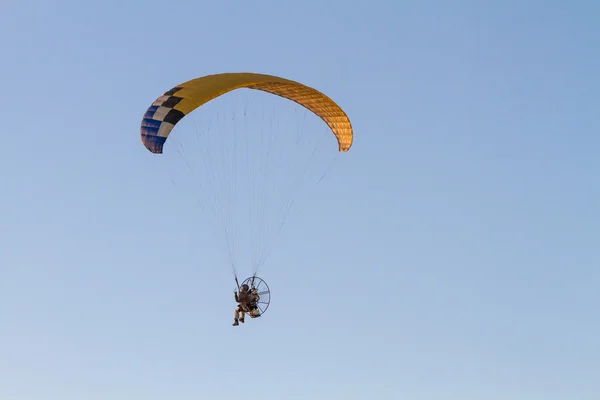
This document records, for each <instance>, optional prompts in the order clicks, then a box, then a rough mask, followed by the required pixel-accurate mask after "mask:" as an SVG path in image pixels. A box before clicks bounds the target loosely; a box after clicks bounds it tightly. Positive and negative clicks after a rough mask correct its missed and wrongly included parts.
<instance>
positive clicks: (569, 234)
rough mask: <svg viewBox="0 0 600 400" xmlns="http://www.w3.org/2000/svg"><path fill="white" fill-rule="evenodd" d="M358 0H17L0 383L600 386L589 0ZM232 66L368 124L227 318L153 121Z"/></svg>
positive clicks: (183, 389) (10, 68) (115, 394)
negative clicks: (249, 317)
mask: <svg viewBox="0 0 600 400" xmlns="http://www.w3.org/2000/svg"><path fill="white" fill-rule="evenodd" d="M351 4H352V3H351V2H347V1H325V0H322V1H317V0H306V1H301V2H285V1H278V2H275V1H244V2H242V1H225V2H216V1H214V2H205V1H189V0H188V1H180V2H177V1H173V2H171V3H169V2H164V1H161V2H159V1H154V0H148V1H144V2H142V1H125V0H123V1H117V0H105V1H100V2H85V1H75V0H71V1H56V2H42V1H39V0H38V1H25V0H24V1H17V0H5V1H3V2H2V9H1V12H0V50H1V53H0V54H2V56H1V57H2V62H0V76H1V78H0V83H1V89H2V93H3V96H1V97H0V110H1V116H2V121H3V123H2V132H3V142H2V152H1V153H2V154H1V156H0V171H1V173H0V184H1V185H0V188H1V189H0V190H1V192H0V193H1V194H0V210H1V211H0V266H1V272H2V273H1V275H0V398H1V399H6V400H54V399H56V400H82V399H85V400H96V399H98V400H106V399H111V400H131V399H144V400H158V399H161V400H162V399H177V400H188V399H234V398H239V397H240V396H244V397H245V398H246V399H261V400H270V399H410V400H438V399H439V400H455V399H456V400H481V399H485V400H500V399H501V400H506V399H511V400H516V399H523V400H555V399H556V400H558V399H560V400H564V399H577V400H588V399H589V400H591V399H598V398H600V379H599V378H598V377H599V376H600V341H599V340H598V338H600V314H599V313H598V306H599V305H600V290H599V288H600V269H599V266H600V256H599V251H600V184H599V181H598V179H599V176H600V175H599V174H600V161H599V155H600V150H599V149H600V123H599V122H598V121H599V118H598V117H599V116H600V97H599V93H600V44H599V43H600V23H599V21H600V2H598V1H593V0H590V1H570V2H566V1H557V0H554V1H538V0H532V1H512V0H504V1H496V2H483V1H474V0H473V1H419V2H417V1H414V2H402V1H395V0H389V1H368V2H360V3H354V4H356V5H351ZM221 71H255V72H262V73H271V74H276V75H280V76H283V77H287V78H290V79H294V80H299V81H302V82H305V83H307V84H309V85H311V86H314V87H316V88H318V89H320V90H322V91H323V92H325V93H327V94H328V95H330V96H331V97H333V98H334V99H336V100H337V101H338V102H339V103H340V104H341V105H342V107H344V109H345V110H346V111H347V112H348V114H349V116H350V118H351V120H352V123H353V126H354V129H355V135H356V136H355V143H354V147H353V148H352V149H351V151H350V152H349V153H347V154H344V155H343V156H340V157H339V159H338V160H337V162H336V165H335V168H334V169H333V170H332V171H331V172H330V174H328V176H327V179H326V181H325V182H324V183H323V184H322V185H319V186H318V188H317V189H313V190H311V191H310V193H311V194H312V196H308V197H307V198H306V199H305V200H303V205H302V208H301V212H300V213H298V214H295V217H293V218H292V219H291V220H290V221H289V224H288V225H286V231H285V232H284V234H285V235H284V239H282V240H281V242H279V244H277V245H276V246H274V251H273V254H272V256H271V258H270V259H269V262H268V263H267V264H265V266H264V267H263V269H262V270H261V275H262V276H264V278H265V279H266V280H267V281H268V282H269V284H270V286H271V289H272V290H273V303H272V304H271V308H270V309H269V311H268V313H267V314H265V316H264V318H262V319H260V320H253V321H246V324H244V325H243V326H240V327H237V328H234V327H232V326H231V322H232V313H233V308H234V302H233V299H232V290H233V282H232V279H231V274H230V270H229V269H228V266H227V264H226V263H225V262H224V261H223V258H222V253H219V251H218V250H217V249H216V248H215V247H214V246H213V244H212V242H210V241H211V240H213V237H212V236H211V234H210V231H209V229H208V228H207V226H206V225H204V224H202V223H201V220H200V219H199V218H196V217H197V216H198V209H197V207H195V206H194V205H193V204H190V203H189V202H188V201H187V200H186V199H185V198H184V196H181V194H180V193H179V192H178V191H175V190H172V185H171V186H169V184H170V182H169V181H168V179H167V175H166V173H165V174H163V171H162V169H161V168H159V164H158V161H157V160H158V158H157V156H153V155H152V154H150V153H149V152H148V151H147V150H146V149H145V148H144V147H143V146H142V144H141V142H140V138H139V124H140V121H141V117H142V115H143V113H144V111H145V110H146V107H148V105H149V104H150V103H151V102H152V101H153V100H154V99H155V98H156V97H157V96H158V95H159V94H161V93H162V92H163V91H165V90H167V89H169V88H171V87H172V86H174V85H175V84H177V83H179V82H182V81H185V80H187V79H191V78H194V77H198V76H202V75H205V74H210V73H216V72H221ZM192 215H193V216H194V217H193V218H191V217H190V216H192ZM199 243H200V244H199Z"/></svg>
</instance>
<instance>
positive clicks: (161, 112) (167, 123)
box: [141, 72, 353, 154]
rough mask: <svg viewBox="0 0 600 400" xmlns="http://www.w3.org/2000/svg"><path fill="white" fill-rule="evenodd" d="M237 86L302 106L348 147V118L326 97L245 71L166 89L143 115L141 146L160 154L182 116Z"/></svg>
mask: <svg viewBox="0 0 600 400" xmlns="http://www.w3.org/2000/svg"><path fill="white" fill-rule="evenodd" d="M240 88H247V89H256V90H261V91H264V92H268V93H272V94H274V95H277V96H281V97H284V98H286V99H289V100H292V101H294V102H296V103H298V104H300V105H302V106H304V107H306V108H307V109H309V110H310V111H312V112H313V113H315V114H316V115H318V116H319V117H321V119H323V121H325V123H326V124H327V125H328V126H329V127H330V128H331V130H332V132H333V134H334V135H335V136H336V138H337V140H338V145H339V150H340V151H344V152H345V151H348V150H349V149H350V146H352V136H353V135H352V125H351V124H350V120H349V119H348V116H347V115H346V113H345V112H344V110H342V109H341V107H340V106H338V105H337V104H336V103H335V102H334V101H333V100H331V99H330V98H329V97H327V96H325V95H324V94H323V93H321V92H319V91H318V90H316V89H313V88H311V87H308V86H306V85H303V84H301V83H298V82H295V81H292V80H289V79H284V78H280V77H277V76H272V75H264V74H254V73H247V72H239V73H223V74H215V75H207V76H203V77H201V78H196V79H192V80H190V81H187V82H184V83H182V84H180V85H177V86H175V87H174V88H173V89H171V90H168V91H166V92H165V93H164V94H163V95H162V96H160V97H159V98H157V99H156V100H155V101H154V103H152V105H151V106H150V107H149V108H148V110H147V111H146V113H145V115H144V119H143V120H142V126H141V136H142V142H143V143H144V146H146V148H147V149H148V150H150V151H151V152H152V153H158V154H160V153H162V151H163V145H164V143H165V141H166V140H167V137H168V136H169V134H170V133H171V131H172V130H173V128H174V127H175V125H176V124H177V123H178V122H179V121H180V120H181V119H182V118H183V117H185V116H186V115H187V114H189V113H190V112H192V111H193V110H195V109H196V108H198V107H200V106H201V105H203V104H205V103H207V102H208V101H210V100H212V99H214V98H216V97H218V96H221V95H223V94H225V93H227V92H230V91H232V90H235V89H240Z"/></svg>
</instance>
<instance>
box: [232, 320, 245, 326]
mask: <svg viewBox="0 0 600 400" xmlns="http://www.w3.org/2000/svg"><path fill="white" fill-rule="evenodd" d="M242 322H244V321H242ZM238 325H239V322H238V320H237V319H236V320H235V321H233V326H238Z"/></svg>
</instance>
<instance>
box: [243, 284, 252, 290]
mask: <svg viewBox="0 0 600 400" xmlns="http://www.w3.org/2000/svg"><path fill="white" fill-rule="evenodd" d="M242 289H244V290H249V289H250V287H249V286H248V285H246V284H245V283H244V284H243V285H242Z"/></svg>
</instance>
